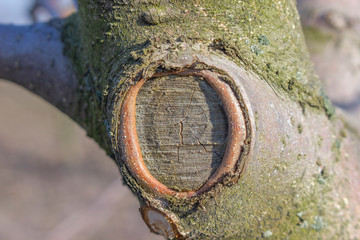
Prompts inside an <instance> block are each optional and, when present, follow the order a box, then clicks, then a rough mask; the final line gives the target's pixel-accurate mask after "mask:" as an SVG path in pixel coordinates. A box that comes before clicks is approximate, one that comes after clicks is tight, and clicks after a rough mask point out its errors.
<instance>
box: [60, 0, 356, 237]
mask: <svg viewBox="0 0 360 240" xmlns="http://www.w3.org/2000/svg"><path fill="white" fill-rule="evenodd" d="M62 36H63V37H62V39H63V42H64V46H65V47H64V53H65V56H66V57H67V58H70V59H71V60H72V63H73V64H72V66H73V69H74V72H75V73H76V76H77V80H74V81H77V84H75V85H76V88H77V92H76V100H74V104H76V106H80V107H78V108H77V109H81V110H77V113H78V116H74V117H73V118H74V119H76V120H77V121H78V122H79V123H80V124H81V125H82V126H83V127H84V128H85V129H86V130H87V132H88V134H89V136H90V137H92V138H94V139H95V140H96V141H97V142H98V143H99V144H100V145H101V146H102V147H103V148H104V149H106V150H107V152H108V153H109V154H110V155H111V156H112V157H113V158H114V159H115V161H116V162H117V163H118V166H119V169H120V171H121V173H122V175H123V177H124V180H125V182H126V184H128V185H129V187H130V188H131V189H132V190H133V191H134V192H135V194H136V195H137V196H138V198H139V201H140V205H141V214H142V216H143V218H144V220H145V222H146V223H147V224H148V226H149V228H150V229H151V231H153V232H155V233H159V234H162V235H164V236H165V237H167V238H170V239H171V238H173V239H259V238H269V237H272V238H274V239H284V238H290V239H305V238H306V239H316V238H324V239H341V238H343V239H355V238H356V237H359V236H360V228H359V213H360V195H359V191H357V189H358V188H359V185H360V182H359V181H360V176H359V175H360V161H359V157H358V156H359V155H360V149H359V147H358V146H359V135H358V134H357V133H356V132H354V131H353V129H351V127H350V126H349V125H348V124H347V122H346V121H344V120H343V117H342V116H341V115H340V114H337V113H335V110H334V107H333V106H332V104H331V103H330V101H329V100H328V98H327V97H326V96H325V94H324V93H323V90H322V88H321V84H320V82H319V80H318V78H317V77H316V76H315V74H314V69H313V67H312V64H311V61H310V58H309V54H308V52H307V49H306V46H305V43H304V38H303V34H302V29H301V26H300V22H299V16H298V13H297V10H296V3H295V1H260V0H259V1H239V2H236V3H235V2H234V1H229V0H225V1H220V2H219V1H207V0H202V1H192V0H189V1H166V0H160V1H155V0H154V1H153V0H132V1H122V0H113V1H110V0H98V1H89V0H80V1H79V13H78V14H76V15H74V16H72V17H70V18H69V19H67V20H66V22H65V24H64V25H63V28H62Z"/></svg>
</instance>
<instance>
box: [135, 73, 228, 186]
mask: <svg viewBox="0 0 360 240" xmlns="http://www.w3.org/2000/svg"><path fill="white" fill-rule="evenodd" d="M136 126H137V127H136V128H137V132H138V138H139V142H140V147H141V151H142V155H143V157H144V162H145V164H146V166H147V168H148V169H149V171H150V173H151V174H152V175H153V176H154V177H155V178H156V179H158V180H159V181H160V182H161V183H163V184H165V185H166V186H168V187H170V188H172V189H175V190H182V191H185V190H191V189H196V188H198V187H200V186H201V185H202V184H203V183H204V182H206V180H207V179H208V178H209V177H210V176H211V174H212V173H213V171H214V170H215V169H216V168H217V167H218V166H219V164H220V163H221V160H222V157H223V155H224V151H225V147H226V137H227V119H226V115H225V113H224V110H223V107H222V103H221V101H220V99H219V97H218V95H217V94H216V92H215V91H214V90H213V89H212V87H211V86H210V85H209V84H208V83H207V82H206V81H204V80H203V79H202V78H200V77H194V76H188V77H184V76H175V75H169V76H165V77H161V78H160V77H159V78H153V79H149V80H147V81H146V82H145V84H144V86H143V87H142V88H141V89H140V91H139V94H138V97H137V100H136Z"/></svg>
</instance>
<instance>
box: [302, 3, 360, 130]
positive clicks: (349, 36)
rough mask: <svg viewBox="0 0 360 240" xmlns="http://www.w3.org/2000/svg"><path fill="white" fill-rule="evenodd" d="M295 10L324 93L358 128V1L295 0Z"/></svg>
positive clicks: (359, 113) (359, 77) (359, 82)
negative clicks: (296, 0)
mask: <svg viewBox="0 0 360 240" xmlns="http://www.w3.org/2000/svg"><path fill="white" fill-rule="evenodd" d="M298 9H299V12H300V16H301V22H302V25H303V29H304V33H305V37H306V41H307V44H308V47H309V50H310V51H309V52H310V54H311V58H312V60H313V62H314V65H315V69H316V72H317V74H318V75H319V77H320V80H321V81H322V82H323V84H324V87H325V91H326V93H328V94H329V97H330V99H331V100H332V101H333V103H334V104H335V105H336V106H337V107H339V108H340V109H342V110H344V111H346V112H347V113H348V116H350V119H349V120H350V121H351V122H352V124H354V125H355V126H357V128H358V129H360V122H359V121H358V119H359V118H360V48H359V46H360V12H359V9H360V1H357V0H344V1H338V0H298ZM351 118H352V119H351Z"/></svg>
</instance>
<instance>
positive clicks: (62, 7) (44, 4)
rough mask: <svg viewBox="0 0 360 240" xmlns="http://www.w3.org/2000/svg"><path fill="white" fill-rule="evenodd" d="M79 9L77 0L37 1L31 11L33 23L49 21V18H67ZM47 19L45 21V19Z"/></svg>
mask: <svg viewBox="0 0 360 240" xmlns="http://www.w3.org/2000/svg"><path fill="white" fill-rule="evenodd" d="M76 9H77V1H76V0H73V1H71V0H68V1H58V0H35V2H34V4H33V6H32V8H31V9H30V16H31V19H32V20H33V22H39V21H42V20H48V19H49V18H59V17H67V16H69V15H70V14H71V13H73V12H75V11H76ZM44 18H45V19H44Z"/></svg>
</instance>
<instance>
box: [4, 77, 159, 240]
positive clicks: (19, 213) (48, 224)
mask: <svg viewBox="0 0 360 240" xmlns="http://www.w3.org/2000/svg"><path fill="white" fill-rule="evenodd" d="M138 207H139V204H138V201H137V199H136V198H135V197H134V196H133V195H132V194H131V193H130V191H129V190H128V189H127V188H126V187H125V186H123V184H122V182H121V179H120V174H119V172H118V169H117V166H116V165H115V163H114V162H113V161H112V160H111V159H110V158H109V157H107V156H106V155H105V152H104V151H103V150H101V149H100V148H99V147H98V146H97V145H96V143H95V142H94V141H93V140H91V139H90V138H87V137H86V134H85V131H83V130H82V129H80V127H78V126H77V125H76V124H75V123H74V122H72V121H71V120H70V119H68V118H67V117H66V116H65V115H64V114H62V113H60V112H59V111H57V110H56V109H55V108H53V107H52V106H50V105H49V104H47V103H46V102H45V101H43V100H42V99H40V98H38V97H36V96H35V95H33V94H31V93H29V92H27V91H26V90H24V89H21V88H20V87H18V86H15V85H13V84H10V83H8V82H5V81H3V80H0V239H2V240H25V239H26V240H33V239H34V240H35V239H36V240H37V239H44V240H70V239H71V240H92V239H93V240H99V239H104V240H123V239H130V240H132V239H136V240H141V239H144V240H145V239H146V240H151V239H154V240H155V239H162V238H161V237H159V236H156V235H154V234H151V233H150V232H149V230H148V228H147V227H146V225H145V224H144V223H143V221H142V219H141V217H140V214H139V211H138Z"/></svg>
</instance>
